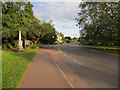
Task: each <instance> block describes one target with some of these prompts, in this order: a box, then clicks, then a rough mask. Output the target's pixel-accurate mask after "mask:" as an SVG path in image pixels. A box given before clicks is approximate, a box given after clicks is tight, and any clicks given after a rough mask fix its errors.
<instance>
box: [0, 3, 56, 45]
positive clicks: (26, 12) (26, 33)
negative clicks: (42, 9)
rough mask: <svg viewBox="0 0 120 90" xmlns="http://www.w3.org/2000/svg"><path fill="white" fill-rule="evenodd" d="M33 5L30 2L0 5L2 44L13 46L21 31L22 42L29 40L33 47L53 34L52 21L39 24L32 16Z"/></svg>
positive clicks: (50, 39)
mask: <svg viewBox="0 0 120 90" xmlns="http://www.w3.org/2000/svg"><path fill="white" fill-rule="evenodd" d="M32 8H33V5H32V4H31V3H30V2H4V3H2V39H3V40H2V41H3V45H4V44H12V45H13V46H14V45H15V43H16V42H15V41H16V40H18V31H19V30H20V31H22V40H23V41H24V40H31V41H32V42H33V43H34V44H35V45H36V44H37V43H38V41H40V40H44V39H46V37H49V41H52V40H53V39H52V38H51V37H52V36H53V35H54V34H55V28H54V25H52V21H50V22H45V21H44V22H41V21H40V20H39V19H38V18H37V17H35V16H34V14H33V9H32Z"/></svg>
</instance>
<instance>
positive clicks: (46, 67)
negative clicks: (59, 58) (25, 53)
mask: <svg viewBox="0 0 120 90" xmlns="http://www.w3.org/2000/svg"><path fill="white" fill-rule="evenodd" d="M44 50H45V49H39V50H38V52H37V53H36V55H35V57H34V58H33V60H32V63H31V65H30V67H29V68H28V71H27V73H26V75H25V77H24V79H23V80H22V82H21V84H20V87H19V88H71V85H70V84H69V82H68V81H67V80H66V78H65V77H64V75H63V74H62V73H61V72H60V70H59V68H58V67H57V66H56V64H55V63H54V61H53V60H52V58H51V56H50V54H49V53H48V52H45V51H44Z"/></svg>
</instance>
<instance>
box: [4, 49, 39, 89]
mask: <svg viewBox="0 0 120 90" xmlns="http://www.w3.org/2000/svg"><path fill="white" fill-rule="evenodd" d="M36 52H37V50H28V51H26V52H12V51H4V52H3V53H2V88H17V87H18V85H19V84H20V81H21V80H22V78H23V76H24V74H25V72H26V70H27V68H28V65H29V64H30V62H31V61H32V59H33V57H34V55H35V54H36Z"/></svg>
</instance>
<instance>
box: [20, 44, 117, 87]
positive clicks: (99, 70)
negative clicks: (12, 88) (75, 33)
mask: <svg viewBox="0 0 120 90" xmlns="http://www.w3.org/2000/svg"><path fill="white" fill-rule="evenodd" d="M117 87H118V57H115V56H110V55H105V54H103V53H98V52H94V51H90V50H88V49H86V48H83V47H81V46H79V45H78V43H72V44H65V45H55V46H51V48H47V49H45V48H44V49H39V50H38V52H37V53H36V55H35V57H34V58H33V61H32V63H31V65H30V67H29V69H28V71H27V73H26V75H25V77H24V79H23V80H22V82H21V84H20V88H117Z"/></svg>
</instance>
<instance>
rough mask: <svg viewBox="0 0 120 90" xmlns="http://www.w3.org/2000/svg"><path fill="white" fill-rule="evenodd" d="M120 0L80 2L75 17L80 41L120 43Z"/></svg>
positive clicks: (108, 44) (101, 43) (95, 43)
mask: <svg viewBox="0 0 120 90" xmlns="http://www.w3.org/2000/svg"><path fill="white" fill-rule="evenodd" d="M119 4H120V2H82V3H80V5H79V8H80V12H79V13H78V17H77V18H76V20H77V22H78V24H77V25H78V26H79V28H80V29H81V31H80V41H90V42H91V44H93V45H105V46H118V45H120V44H119V42H120V37H119V36H118V31H119V30H120V25H119V22H120V15H119V14H120V7H119Z"/></svg>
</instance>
